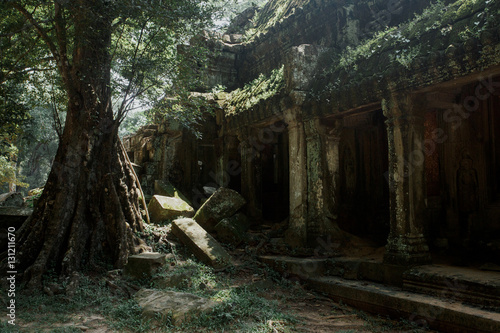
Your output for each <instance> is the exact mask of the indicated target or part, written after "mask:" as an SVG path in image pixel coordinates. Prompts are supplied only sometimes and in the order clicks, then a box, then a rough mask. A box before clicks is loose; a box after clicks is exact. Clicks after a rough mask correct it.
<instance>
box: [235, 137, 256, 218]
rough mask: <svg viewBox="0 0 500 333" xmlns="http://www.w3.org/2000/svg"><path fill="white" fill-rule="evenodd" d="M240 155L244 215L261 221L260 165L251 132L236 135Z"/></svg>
mask: <svg viewBox="0 0 500 333" xmlns="http://www.w3.org/2000/svg"><path fill="white" fill-rule="evenodd" d="M238 138H239V140H240V146H239V149H240V154H241V195H242V196H243V197H244V198H245V200H246V201H247V205H246V213H247V215H248V216H249V217H250V218H252V219H254V220H261V219H262V201H261V199H260V198H261V197H262V196H261V192H262V175H261V173H262V172H261V169H262V165H261V163H260V151H259V150H258V149H257V148H256V147H255V146H254V144H253V142H254V139H255V136H252V133H251V132H246V133H242V134H240V135H238Z"/></svg>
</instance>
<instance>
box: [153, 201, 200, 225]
mask: <svg viewBox="0 0 500 333" xmlns="http://www.w3.org/2000/svg"><path fill="white" fill-rule="evenodd" d="M148 210H149V216H150V218H151V222H153V223H157V224H158V223H162V222H163V221H168V220H173V219H175V218H177V217H179V216H183V217H193V215H194V209H193V207H191V206H190V205H189V204H188V203H187V202H185V201H184V200H182V199H179V198H174V197H166V196H163V195H153V197H152V198H151V200H150V201H149V204H148Z"/></svg>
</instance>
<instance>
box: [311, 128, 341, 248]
mask: <svg viewBox="0 0 500 333" xmlns="http://www.w3.org/2000/svg"><path fill="white" fill-rule="evenodd" d="M304 128H305V133H306V146H307V202H308V204H307V241H308V245H309V246H311V247H316V246H318V243H319V244H321V241H322V240H323V241H324V240H325V239H336V240H340V239H342V238H343V236H344V235H345V234H344V233H343V232H342V231H341V230H340V228H339V227H338V225H337V223H336V221H335V218H334V216H333V214H332V210H331V208H332V207H333V205H332V202H331V201H332V200H334V198H333V196H332V192H331V190H332V189H333V190H334V189H335V188H336V184H337V180H338V173H339V165H340V163H339V142H340V130H339V129H333V130H330V131H329V132H330V134H333V133H336V134H338V135H337V136H334V135H327V129H326V127H325V126H323V125H321V124H320V121H319V119H312V120H309V121H306V122H304Z"/></svg>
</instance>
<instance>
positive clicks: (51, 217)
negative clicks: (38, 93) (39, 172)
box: [0, 0, 212, 288]
mask: <svg viewBox="0 0 500 333" xmlns="http://www.w3.org/2000/svg"><path fill="white" fill-rule="evenodd" d="M0 8H1V13H2V16H3V17H6V18H9V20H11V21H12V22H14V23H15V24H13V25H15V26H16V29H14V30H12V31H11V32H10V35H9V34H5V35H6V36H7V35H8V36H7V38H9V39H10V40H13V39H14V40H18V41H20V42H23V43H26V44H27V45H34V46H37V45H38V43H39V42H42V43H43V45H44V46H45V49H44V50H45V51H43V50H42V49H40V48H36V53H35V55H36V56H37V57H40V59H39V64H40V65H44V66H45V68H47V69H48V68H50V66H51V65H53V66H54V68H55V69H56V70H57V73H58V74H59V78H60V86H61V87H62V89H63V90H64V91H65V94H66V98H67V110H66V112H67V115H66V120H65V124H64V130H63V132H62V134H61V137H60V143H59V147H58V150H57V154H56V157H55V160H54V163H53V167H52V170H51V172H50V174H49V177H48V180H47V183H46V185H45V188H44V191H43V195H42V197H41V198H40V201H39V203H38V205H37V206H36V207H35V210H34V212H33V214H32V216H31V217H30V218H29V219H28V221H27V222H26V223H25V224H24V225H23V227H22V228H21V229H20V230H19V231H18V236H17V243H18V244H17V250H18V253H17V268H18V269H19V270H20V271H23V272H24V273H23V278H24V280H25V281H26V282H27V283H28V286H29V287H33V288H39V287H41V284H42V275H43V274H44V272H46V270H47V269H55V270H56V271H57V272H59V273H60V274H62V275H70V274H71V273H72V272H74V271H78V270H80V269H81V268H82V267H89V266H90V267H96V266H102V265H103V264H104V265H113V266H114V267H121V266H123V265H124V263H125V262H126V260H127V257H128V255H129V254H131V253H136V252H137V251H138V247H139V246H141V241H140V239H139V238H137V237H136V236H135V232H137V231H140V230H142V216H141V212H140V207H139V204H140V194H139V193H140V192H139V190H138V188H137V182H136V178H135V177H134V174H133V170H132V168H131V166H130V164H129V163H127V156H126V153H125V152H124V149H123V147H122V146H121V143H120V141H119V139H118V135H117V133H118V127H119V125H120V122H121V121H122V120H123V119H124V117H125V116H126V114H127V111H128V110H129V109H130V107H131V105H133V100H134V98H136V97H137V96H141V95H145V94H147V93H149V92H158V89H156V88H157V87H158V86H161V84H163V83H164V82H165V81H169V80H171V79H172V76H169V75H168V73H166V71H168V70H169V69H171V68H170V67H169V63H168V62H169V59H171V58H169V56H171V55H172V54H173V53H175V44H176V43H179V42H181V41H182V40H183V38H185V36H187V34H189V33H192V32H193V31H196V30H197V29H198V28H200V27H201V26H204V25H205V24H206V21H207V19H209V18H210V11H211V10H212V7H211V6H210V4H209V3H208V2H206V1H201V0H122V1H110V0H53V1H49V0H45V1H39V0H36V1H33V0H20V1H4V2H2V4H1V7H0ZM30 43H31V44H30ZM26 50H27V51H29V48H26ZM33 56H34V54H33V53H31V54H30V57H33ZM22 57H23V54H19V58H20V59H22ZM118 97H120V98H121V100H120V101H118Z"/></svg>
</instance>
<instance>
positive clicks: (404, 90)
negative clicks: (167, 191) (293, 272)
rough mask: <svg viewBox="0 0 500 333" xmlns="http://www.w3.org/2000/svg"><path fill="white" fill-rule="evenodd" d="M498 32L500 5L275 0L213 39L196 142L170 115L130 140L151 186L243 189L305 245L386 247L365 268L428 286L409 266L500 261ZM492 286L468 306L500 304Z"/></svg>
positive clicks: (373, 274) (268, 218) (484, 0)
mask: <svg viewBox="0 0 500 333" xmlns="http://www.w3.org/2000/svg"><path fill="white" fill-rule="evenodd" d="M499 27H500V1H494V0H459V1H450V0H442V1H438V2H437V3H433V2H432V1H429V0H394V1H382V0H360V1H350V0H330V1H327V0H272V1H270V2H269V3H268V4H267V5H265V7H264V8H262V9H260V10H257V9H253V8H251V9H249V10H247V11H245V12H244V13H243V14H242V15H241V16H240V17H238V18H237V19H236V20H235V21H234V22H233V24H232V25H231V26H230V27H229V29H228V31H227V34H225V35H223V36H222V39H221V40H219V41H214V40H212V41H210V42H209V44H210V45H211V47H212V49H213V50H214V51H215V54H216V55H215V56H214V57H212V58H211V59H210V63H209V64H208V66H207V68H206V70H205V71H203V72H202V74H201V75H202V77H203V80H204V82H205V86H203V87H200V88H199V91H198V93H199V95H204V96H207V98H208V99H209V102H210V103H212V104H213V105H214V107H215V114H214V115H207V117H206V119H205V122H204V123H203V126H201V127H200V128H199V130H200V131H201V133H202V138H201V139H198V138H197V137H196V136H194V135H193V134H192V133H191V132H190V131H189V130H187V129H184V128H182V127H181V126H180V125H179V124H177V123H176V122H175V121H170V122H166V123H162V124H159V125H150V126H147V127H144V128H142V129H141V130H140V131H139V132H137V133H136V134H135V135H133V136H130V137H127V138H126V139H125V140H124V144H125V146H126V148H127V151H128V153H129V156H130V158H131V160H132V162H134V163H135V164H136V165H137V170H138V174H139V175H140V178H141V182H142V184H143V189H144V191H145V193H146V194H147V195H153V194H155V193H154V182H155V181H156V180H162V181H169V182H170V183H172V184H173V185H174V186H175V187H176V188H178V189H179V190H180V192H182V193H184V195H185V196H186V197H188V199H189V200H190V201H191V203H192V204H193V206H194V207H195V208H198V207H199V206H200V205H201V204H202V203H203V201H204V200H205V199H206V198H208V197H209V195H210V194H209V193H207V191H210V190H211V188H218V187H227V188H230V189H233V190H235V191H237V192H239V193H241V195H242V196H243V197H244V198H245V200H246V205H245V207H244V212H245V213H246V215H247V216H248V217H249V218H250V220H251V221H252V224H253V228H256V229H258V228H259V226H269V225H271V226H272V225H278V224H281V225H283V226H284V228H285V230H283V231H284V232H283V233H282V234H281V235H280V236H281V237H283V240H284V243H285V244H286V245H287V246H288V247H289V248H290V249H292V251H296V252H295V253H297V254H301V255H310V256H313V257H315V258H320V259H322V255H323V254H325V252H328V251H325V250H331V249H329V248H334V250H335V251H336V252H340V253H342V254H343V255H347V256H349V253H351V254H355V253H363V251H361V250H362V249H366V248H367V247H372V248H379V249H380V248H382V249H383V250H384V251H383V252H380V251H379V252H377V253H378V254H379V258H376V259H373V258H372V259H370V260H374V261H375V262H377V263H378V265H379V266H374V267H376V268H373V267H372V266H369V265H368V264H366V263H365V264H366V265H368V266H366V265H365V264H363V261H361V262H357V265H358V266H356V267H358V268H356V269H357V270H356V272H355V275H356V277H358V278H360V277H361V275H363V276H362V278H364V279H366V280H372V281H375V282H382V283H385V284H388V285H391V284H394V285H398V286H402V285H403V286H406V287H407V289H408V290H414V291H415V290H416V291H422V292H424V293H429V292H431V293H432V289H433V288H440V287H439V286H440V283H441V284H443V283H444V282H443V281H444V280H443V281H441V282H436V281H437V280H436V279H437V278H436V279H435V280H432V279H426V278H421V277H422V276H424V275H422V274H423V273H422V272H420V273H422V274H415V276H419V277H420V279H421V280H418V279H419V278H417V277H413V278H412V277H411V276H410V275H411V274H409V273H408V271H406V268H408V267H414V266H418V265H426V264H430V263H431V262H432V261H434V262H435V263H436V262H438V263H441V262H443V263H446V264H449V265H450V270H449V271H448V272H449V275H452V274H454V273H453V272H459V271H460V272H462V271H461V270H463V268H460V267H458V265H461V266H463V265H468V266H470V267H475V268H478V267H479V266H481V265H483V266H484V264H486V265H489V267H498V266H497V265H499V264H500V259H499V258H500V201H499V200H500V141H499V138H500V114H499V112H500V29H499ZM218 85H222V86H224V87H226V91H227V92H226V93H209V92H210V91H211V90H212V88H214V87H215V86H218ZM212 190H213V189H212ZM284 221H285V222H284ZM356 244H357V245H358V247H356ZM333 245H335V246H333ZM344 246H345V247H346V249H349V250H348V251H347V252H349V253H347V254H346V252H345V251H344V252H343V247H344ZM288 254H290V253H288ZM377 260H378V261H377ZM345 265H347V264H345ZM363 265H365V266H363ZM347 266H349V265H347ZM347 266H345V267H344V271H347V270H348V269H347V268H346V267H347ZM351 266H352V265H351ZM351 266H349V267H351ZM363 267H365V268H366V269H365V268H363ZM370 267H372V268H370ZM401 267H403V268H404V267H406V268H405V269H402V268H401ZM351 268H352V267H351ZM454 269H455V270H456V271H454ZM363 271H364V273H362V272H363ZM403 271H405V273H404V274H401V272H403ZM395 272H396V273H395ZM397 272H399V273H397ZM490 273H491V274H497V273H492V272H484V274H490ZM377 274H378V275H377ZM429 274H431V273H429ZM431 275H432V274H431ZM445 275H446V274H445ZM433 276H434V277H436V275H433ZM493 279H494V280H495V281H496V283H498V284H497V285H496V286H497V287H498V286H500V279H499V277H498V276H497V275H494V276H493ZM417 280H418V281H417ZM464 283H466V282H464ZM497 287H495V288H496V289H495V288H492V289H491V290H490V289H481V288H482V287H478V289H477V290H475V289H474V288H473V287H470V286H469V287H468V288H469V292H468V294H470V295H469V296H470V297H469V298H467V301H470V302H473V299H475V300H476V301H477V300H479V301H477V302H479V303H480V304H483V303H481V302H483V301H484V300H485V299H488V301H487V302H488V304H490V305H492V306H495V307H496V308H497V309H498V308H499V306H500V292H499V291H498V290H499V289H498V288H497ZM479 289H481V290H482V291H481V292H480V291H478V290H479ZM471 290H472V291H471ZM495 290H496V291H495ZM435 293H438V292H437V291H436V292H435ZM464 295H465V294H464ZM436 321H438V320H437V319H436ZM485 331H488V330H487V329H486V330H485Z"/></svg>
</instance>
